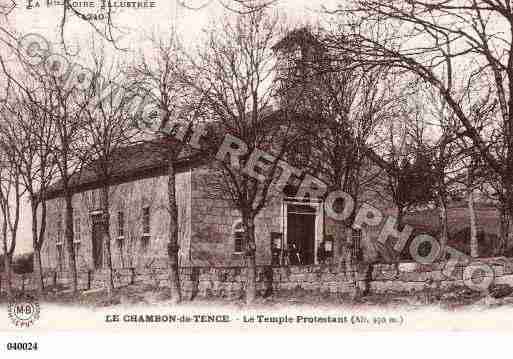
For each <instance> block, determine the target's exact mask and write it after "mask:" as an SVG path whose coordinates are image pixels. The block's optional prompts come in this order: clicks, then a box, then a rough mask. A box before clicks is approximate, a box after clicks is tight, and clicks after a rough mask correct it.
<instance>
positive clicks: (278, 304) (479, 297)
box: [0, 285, 513, 310]
mask: <svg viewBox="0 0 513 359" xmlns="http://www.w3.org/2000/svg"><path fill="white" fill-rule="evenodd" d="M507 292H508V291H506V293H502V294H501V295H495V293H481V292H476V291H472V290H470V289H467V288H458V289H456V290H452V291H446V292H443V291H439V290H438V291H436V292H435V291H423V292H415V293H408V292H402V293H401V292H388V293H385V294H372V293H371V294H369V295H366V296H360V297H358V298H356V299H354V298H349V297H348V296H339V295H333V294H332V295H330V294H326V293H319V292H312V291H306V290H303V289H301V288H298V289H296V290H293V291H288V292H286V293H285V292H283V293H274V294H271V295H269V296H267V297H265V298H264V297H259V298H258V299H257V301H256V302H255V304H254V307H257V308H258V307H260V308H266V309H273V308H274V309H280V308H284V307H291V306H293V307H294V306H319V305H320V306H323V307H340V306H344V307H354V308H358V307H369V306H370V307H379V308H399V307H400V308H405V307H406V308H409V309H412V310H415V309H421V308H423V307H426V306H437V307H440V308H442V309H445V310H460V309H465V308H468V307H475V306H479V307H485V308H494V307H499V306H513V293H507ZM27 294H30V295H33V296H37V297H38V298H39V301H40V302H41V303H53V304H65V305H72V306H83V307H115V306H132V305H156V304H161V305H165V304H166V302H169V299H170V296H169V292H168V289H167V288H155V287H152V286H150V285H142V286H141V285H139V286H137V285H130V286H126V287H122V288H117V289H116V291H115V293H114V294H113V295H112V296H111V297H109V296H108V294H107V292H106V291H105V290H104V289H95V290H89V291H83V292H79V293H77V294H73V293H72V292H71V291H70V290H69V289H65V288H50V289H47V290H46V291H45V293H44V294H43V295H36V293H34V292H27ZM504 294H506V295H504ZM7 301H8V298H7V296H6V295H5V293H2V295H0V303H5V302H7ZM183 305H187V306H194V305H198V306H213V307H219V306H232V307H233V306H235V307H241V308H242V307H246V304H245V302H244V299H243V298H199V297H198V298H194V299H193V300H192V301H191V300H184V301H183Z"/></svg>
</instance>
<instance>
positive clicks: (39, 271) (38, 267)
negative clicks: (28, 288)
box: [34, 248, 45, 293]
mask: <svg viewBox="0 0 513 359" xmlns="http://www.w3.org/2000/svg"><path fill="white" fill-rule="evenodd" d="M34 278H35V280H36V282H37V290H38V292H39V293H43V291H44V289H45V283H44V278H43V266H42V263H41V248H34Z"/></svg>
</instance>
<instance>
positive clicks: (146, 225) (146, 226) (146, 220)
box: [142, 207, 150, 236]
mask: <svg viewBox="0 0 513 359" xmlns="http://www.w3.org/2000/svg"><path fill="white" fill-rule="evenodd" d="M142 219H143V236H149V235H150V207H144V208H143V218H142Z"/></svg>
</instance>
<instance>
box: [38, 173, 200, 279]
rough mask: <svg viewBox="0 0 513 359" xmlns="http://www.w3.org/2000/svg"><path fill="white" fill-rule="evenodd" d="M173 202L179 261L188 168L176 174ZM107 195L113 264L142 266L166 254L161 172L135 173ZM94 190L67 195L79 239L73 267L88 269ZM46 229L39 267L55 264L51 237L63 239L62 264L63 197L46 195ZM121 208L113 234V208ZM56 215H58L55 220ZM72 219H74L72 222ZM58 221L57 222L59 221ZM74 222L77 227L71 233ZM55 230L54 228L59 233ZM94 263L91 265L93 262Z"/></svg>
mask: <svg viewBox="0 0 513 359" xmlns="http://www.w3.org/2000/svg"><path fill="white" fill-rule="evenodd" d="M176 193H177V203H178V222H179V242H180V263H181V265H187V264H189V262H188V260H189V249H190V233H191V226H190V225H191V221H190V218H191V206H190V204H191V200H190V196H191V182H190V171H185V172H182V173H178V174H177V176H176ZM109 196H110V232H111V233H110V234H111V243H110V245H111V253H112V263H113V267H114V268H130V267H145V266H151V265H154V262H155V261H159V260H163V259H165V258H166V255H167V254H166V253H167V249H166V247H167V242H168V228H169V211H168V207H167V176H158V177H152V178H145V179H140V180H137V181H133V182H128V183H122V184H119V185H116V186H111V187H110V191H109ZM99 199H100V193H99V190H98V189H96V190H89V191H84V192H80V193H76V194H74V195H73V199H72V202H73V211H74V214H73V215H74V221H75V223H74V228H75V232H76V233H75V239H76V241H79V243H80V244H79V246H78V253H76V260H77V268H78V270H93V269H95V268H94V263H93V243H92V217H91V215H92V214H94V213H95V212H98V210H99V209H100V204H99ZM146 206H148V207H149V208H150V236H149V237H144V236H143V233H142V232H143V228H142V227H143V226H142V211H143V208H144V207H146ZM47 208H48V215H47V230H46V238H45V242H44V244H43V248H42V251H41V257H42V265H43V269H45V270H56V269H57V268H58V253H57V243H58V242H59V241H60V242H62V243H63V269H64V270H67V267H68V248H67V243H66V240H65V237H64V228H65V227H64V226H65V224H64V218H65V214H64V199H63V198H55V199H51V200H49V201H47ZM119 211H122V212H123V213H124V217H125V218H124V222H125V225H124V226H123V228H124V235H123V236H119V232H118V212H119ZM59 218H60V220H59ZM77 219H78V220H79V221H80V224H79V227H77V223H76V221H77ZM59 221H61V225H60V226H59ZM77 228H80V231H79V232H80V233H77V232H78V231H76V229H77ZM59 232H60V233H59ZM106 253H107V251H106V247H105V243H104V248H103V263H102V264H103V267H104V268H105V267H106V265H107V263H106ZM96 269H97V268H96Z"/></svg>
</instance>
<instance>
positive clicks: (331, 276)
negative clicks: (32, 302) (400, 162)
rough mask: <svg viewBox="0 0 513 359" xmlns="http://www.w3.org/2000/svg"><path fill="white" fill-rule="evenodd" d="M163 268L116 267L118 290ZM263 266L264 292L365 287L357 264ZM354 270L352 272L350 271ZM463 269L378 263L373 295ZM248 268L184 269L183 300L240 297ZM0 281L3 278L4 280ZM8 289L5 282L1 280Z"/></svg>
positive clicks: (56, 275) (504, 261)
mask: <svg viewBox="0 0 513 359" xmlns="http://www.w3.org/2000/svg"><path fill="white" fill-rule="evenodd" d="M480 261H481V262H484V263H487V264H488V265H490V266H491V267H492V268H493V269H494V276H495V283H497V284H510V285H513V259H511V258H489V259H481V260H480ZM159 265H160V266H159V267H148V268H126V269H117V270H115V273H114V281H115V286H116V287H121V286H126V285H137V284H139V285H140V284H145V285H151V286H154V287H168V286H169V280H168V271H167V269H166V268H165V267H164V263H163V262H161V263H159ZM343 267H344V268H341V266H335V265H315V266H287V267H271V266H259V267H258V270H257V283H258V284H257V285H258V290H259V291H260V293H261V294H265V293H267V294H269V293H271V292H274V293H285V294H286V293H287V292H289V291H294V290H297V289H303V290H305V291H312V292H317V293H325V294H327V295H346V294H349V293H351V292H352V291H353V290H354V288H355V285H358V286H361V285H362V281H363V280H364V278H365V276H366V275H367V273H366V269H367V267H365V266H363V265H356V266H343ZM347 268H350V269H347ZM464 268H465V267H464V266H463V265H462V264H459V265H457V266H456V267H455V270H454V272H453V276H452V277H447V276H445V275H444V274H443V273H442V270H443V265H441V264H439V263H434V264H430V265H422V264H417V263H400V264H399V266H396V265H389V264H377V265H374V266H373V271H372V274H371V278H372V280H371V283H370V289H371V291H372V292H374V293H386V292H388V291H391V292H410V293H411V292H417V291H422V290H426V289H436V288H440V289H443V290H450V289H451V288H457V287H462V286H463V285H464V281H463V271H464ZM107 276H108V272H107V271H81V272H80V273H79V283H78V284H79V289H80V290H87V289H94V288H102V287H104V286H105V281H106V279H107ZM13 278H14V280H13V282H14V286H15V287H16V288H18V289H22V288H24V289H25V290H30V289H33V288H34V286H35V282H34V280H33V277H32V276H30V275H13ZM244 278H245V269H244V268H241V267H182V268H181V283H182V288H183V294H184V298H187V299H189V300H190V299H194V298H196V297H223V298H228V299H237V298H240V297H242V296H243V293H244V285H245V284H244ZM0 279H1V276H0ZM0 285H1V287H2V288H1V289H2V290H4V289H5V288H4V285H5V284H4V281H3V280H2V281H1V282H0ZM45 285H46V286H47V287H52V286H57V287H59V288H61V289H62V288H63V287H68V286H69V285H70V278H69V275H68V273H67V272H53V271H47V272H46V273H45Z"/></svg>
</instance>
